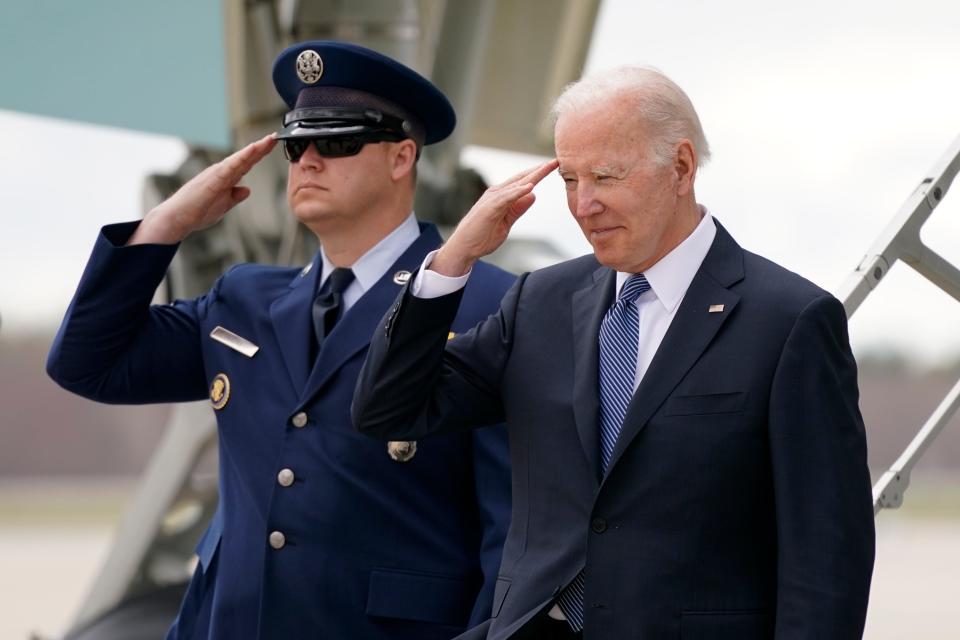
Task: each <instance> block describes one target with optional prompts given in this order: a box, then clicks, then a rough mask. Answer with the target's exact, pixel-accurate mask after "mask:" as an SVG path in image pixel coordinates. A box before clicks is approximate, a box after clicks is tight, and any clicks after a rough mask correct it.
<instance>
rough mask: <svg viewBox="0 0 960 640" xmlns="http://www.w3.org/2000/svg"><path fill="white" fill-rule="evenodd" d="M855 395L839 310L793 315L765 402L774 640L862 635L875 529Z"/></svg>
mask: <svg viewBox="0 0 960 640" xmlns="http://www.w3.org/2000/svg"><path fill="white" fill-rule="evenodd" d="M858 396H859V392H858V389H857V370H856V363H855V361H854V359H853V355H852V353H851V351H850V344H849V339H848V336H847V321H846V316H845V314H844V311H843V307H842V305H841V304H840V303H839V302H838V301H837V300H836V299H835V298H833V297H832V296H822V297H820V298H817V299H815V300H814V301H813V302H811V303H810V304H809V305H808V306H807V307H806V309H804V310H803V312H801V314H800V315H799V316H798V318H797V320H796V323H795V325H794V327H793V329H792V331H791V333H790V335H789V337H788V338H787V341H786V343H785V345H784V349H783V353H782V355H781V358H780V362H779V364H778V366H777V371H776V374H775V376H774V380H773V387H772V392H771V397H770V422H769V425H770V447H771V457H772V467H773V478H774V493H775V500H776V517H777V535H778V550H779V551H778V559H777V565H778V571H777V575H778V584H777V613H776V620H777V627H776V638H777V639H778V640H786V639H794V638H797V639H799V638H811V639H812V638H833V639H845V638H850V639H853V638H860V637H862V634H863V626H864V620H865V617H866V609H867V599H868V596H869V592H870V578H871V573H872V571H873V559H874V520H873V507H872V500H871V489H870V473H869V469H868V467H867V449H866V436H865V430H864V425H863V419H862V418H861V416H860V409H859V407H858V404H857V403H858Z"/></svg>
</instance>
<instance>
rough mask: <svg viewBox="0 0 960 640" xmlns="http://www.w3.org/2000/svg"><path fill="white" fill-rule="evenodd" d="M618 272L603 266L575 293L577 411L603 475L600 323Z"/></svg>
mask: <svg viewBox="0 0 960 640" xmlns="http://www.w3.org/2000/svg"><path fill="white" fill-rule="evenodd" d="M615 282H616V272H615V271H613V270H611V269H607V268H606V267H601V268H599V269H597V270H596V271H594V272H593V281H592V283H591V284H590V285H589V286H587V287H585V288H583V289H580V290H579V291H576V292H574V294H573V299H572V300H573V301H572V304H573V414H574V418H575V420H576V424H577V433H578V434H579V436H580V444H581V445H583V451H584V453H585V454H586V456H587V460H588V461H589V463H590V468H591V469H593V470H594V472H595V473H596V474H597V479H598V480H599V475H600V437H599V429H600V402H599V386H598V384H599V382H598V376H599V370H598V366H599V342H598V339H597V336H598V335H600V322H601V321H602V320H603V316H604V314H605V313H606V312H607V308H608V307H609V306H610V304H611V301H612V300H613V291H614V288H615V287H614V283H615Z"/></svg>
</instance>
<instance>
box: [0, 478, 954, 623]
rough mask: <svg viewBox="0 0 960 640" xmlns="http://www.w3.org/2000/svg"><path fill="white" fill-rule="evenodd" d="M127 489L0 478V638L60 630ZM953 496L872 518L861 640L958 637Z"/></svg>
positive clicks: (932, 489)
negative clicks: (873, 553) (870, 571)
mask: <svg viewBox="0 0 960 640" xmlns="http://www.w3.org/2000/svg"><path fill="white" fill-rule="evenodd" d="M131 487H132V485H130V484H125V483H123V482H118V481H116V480H110V481H100V482H91V481H84V482H70V483H50V482H42V483H23V482H22V481H18V482H16V483H10V482H3V483H0V599H2V600H0V601H2V602H3V607H2V610H3V615H2V616H0V638H3V639H4V640H26V639H28V638H42V639H43V640H48V639H54V638H58V637H59V635H60V634H61V633H62V632H63V631H64V630H65V629H66V627H67V625H68V624H69V623H70V621H71V619H72V616H73V615H74V614H75V612H76V610H77V608H78V607H79V605H80V602H81V599H82V598H83V596H84V594H85V593H86V590H87V588H88V586H89V581H90V580H91V579H92V578H93V576H94V575H95V573H96V571H97V569H98V567H99V565H100V563H101V562H102V560H103V558H104V557H105V556H106V553H107V551H108V549H109V546H110V542H111V537H112V535H113V523H114V522H115V520H116V518H117V517H118V516H119V513H120V510H121V509H122V507H123V504H124V502H125V500H126V497H127V496H128V495H129V490H130V489H131ZM911 492H912V493H911ZM958 496H960V478H954V477H944V476H937V477H935V478H926V479H923V478H921V479H916V480H915V482H914V486H913V487H912V488H911V491H910V492H908V493H907V495H906V504H905V506H904V508H903V509H901V510H899V511H888V512H883V513H881V514H880V516H879V517H878V519H877V562H876V567H875V570H874V577H873V589H872V592H871V603H870V611H869V613H868V616H867V630H866V634H865V636H864V637H865V638H868V639H870V640H894V639H896V640H902V639H904V638H922V639H924V640H956V638H958V637H960V621H958V618H957V615H956V607H957V603H956V599H957V594H960V502H958V500H957V499H958ZM31 634H34V635H31ZM611 640H615V639H611Z"/></svg>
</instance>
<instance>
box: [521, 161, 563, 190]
mask: <svg viewBox="0 0 960 640" xmlns="http://www.w3.org/2000/svg"><path fill="white" fill-rule="evenodd" d="M559 166H560V161H559V160H557V159H556V158H554V159H553V160H548V161H547V162H544V163H543V164H541V165H539V166H537V167H534V168H533V170H532V171H531V172H530V175H529V176H527V182H532V183H533V184H534V185H536V184H538V183H539V182H540V181H541V180H543V179H544V178H546V177H547V176H548V175H550V173H551V172H553V171H554V170H555V169H556V168H557V167H559Z"/></svg>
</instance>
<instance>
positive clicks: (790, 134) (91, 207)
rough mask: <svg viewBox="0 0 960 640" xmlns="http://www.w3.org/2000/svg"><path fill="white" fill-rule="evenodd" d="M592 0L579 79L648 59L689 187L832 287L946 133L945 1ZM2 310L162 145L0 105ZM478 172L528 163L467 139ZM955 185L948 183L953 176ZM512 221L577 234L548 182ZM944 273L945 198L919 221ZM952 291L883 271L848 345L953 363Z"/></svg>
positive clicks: (134, 207)
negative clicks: (694, 141)
mask: <svg viewBox="0 0 960 640" xmlns="http://www.w3.org/2000/svg"><path fill="white" fill-rule="evenodd" d="M777 4H778V3H769V2H747V1H738V0H734V1H728V2H706V1H702V2H694V1H686V2H676V1H673V2H643V3H641V2H634V1H630V0H605V2H604V4H603V5H602V9H601V14H600V17H599V21H598V24H597V28H596V32H595V37H594V41H593V45H592V48H591V52H590V56H589V59H588V65H587V71H588V72H589V71H590V70H595V69H601V68H608V67H612V66H617V65H620V64H627V63H643V64H651V65H654V66H656V67H658V68H659V69H661V70H662V71H664V72H665V73H667V74H668V75H669V76H671V77H672V78H673V79H674V80H676V81H677V82H678V83H679V84H680V85H681V86H682V87H683V88H684V89H685V90H686V91H687V93H688V94H689V95H690V97H691V99H692V100H693V103H694V105H695V106H696V108H697V110H698V112H699V114H700V118H701V120H702V122H703V125H704V128H705V130H706V133H707V137H708V139H709V141H710V144H711V147H712V150H713V160H712V161H711V164H710V165H709V166H707V167H706V168H705V169H704V170H703V171H702V172H701V173H700V175H699V178H698V181H697V187H696V191H697V196H698V199H699V200H700V202H702V203H703V204H705V205H706V206H707V207H708V208H709V209H710V210H711V211H712V212H713V213H714V215H715V216H717V218H718V219H720V220H721V221H722V222H723V224H724V225H725V226H726V227H727V229H728V230H729V231H730V232H731V233H732V234H733V235H734V237H735V238H736V239H737V240H738V241H739V242H740V243H741V244H742V245H743V246H744V247H745V248H748V249H750V250H753V251H755V252H757V253H761V254H763V255H765V256H767V257H769V258H771V259H773V260H775V261H777V262H779V263H781V264H783V265H784V266H786V267H788V268H790V269H792V270H794V271H797V272H799V273H801V274H803V275H805V276H806V277H808V278H810V279H811V280H813V281H814V282H816V283H817V284H819V285H821V286H823V287H825V288H827V289H830V290H833V291H836V290H837V289H838V287H839V285H840V283H841V282H842V281H843V280H844V279H845V278H846V276H847V275H848V274H849V273H850V272H851V271H852V270H853V269H854V268H855V267H856V265H857V263H858V262H859V261H860V259H861V258H862V257H863V255H864V253H865V252H866V251H867V249H868V248H869V246H870V245H871V244H872V242H873V241H874V239H875V238H876V236H877V235H878V234H879V233H880V232H881V231H882V230H883V229H884V228H885V227H886V225H887V224H888V223H889V221H890V220H891V218H892V217H893V215H894V213H895V212H896V211H897V210H898V208H899V207H900V205H901V204H902V203H903V201H904V200H905V199H906V198H907V197H908V196H909V195H910V193H911V192H912V191H913V190H914V188H915V187H916V186H917V184H918V183H919V182H920V180H921V179H923V178H924V177H925V176H926V173H927V171H928V169H929V168H930V167H931V166H933V165H934V163H935V162H936V161H937V160H938V158H940V156H941V155H943V153H944V152H945V151H946V150H947V149H948V147H949V146H950V145H951V143H952V142H953V140H954V138H955V137H956V136H958V135H960V82H957V76H958V71H960V38H958V36H957V33H958V31H957V29H958V25H960V3H957V2H946V1H943V2H934V1H932V0H914V1H912V2H909V3H906V2H878V1H876V0H874V1H872V2H865V1H859V0H858V1H854V2H850V1H848V2H837V1H836V0H834V1H833V2H824V1H820V0H806V1H805V2H803V3H780V4H782V5H783V6H777ZM0 140H2V144H0V149H2V151H0V317H2V319H3V329H2V331H3V332H4V333H6V334H8V335H14V334H17V333H21V332H25V331H32V330H52V329H53V328H54V327H55V326H56V324H57V323H58V322H59V319H60V317H61V316H62V313H63V311H64V310H65V308H66V305H67V302H68V301H69V297H70V295H71V293H72V291H73V289H74V287H75V286H76V282H77V280H78V278H79V276H80V272H81V270H82V268H83V264H84V262H85V259H86V255H87V253H88V251H89V249H90V246H91V244H92V242H93V240H94V238H95V236H96V233H97V230H98V228H99V227H100V226H101V225H102V224H105V223H107V222H112V221H119V220H126V219H133V218H136V217H138V216H139V213H140V189H141V186H140V185H141V181H142V179H143V176H144V175H145V174H146V173H149V172H154V171H161V172H167V171H171V170H172V169H174V168H175V167H176V166H177V165H178V164H179V162H180V161H181V159H182V157H183V153H184V148H183V145H182V144H181V143H180V142H179V141H178V140H176V139H172V138H166V137H162V136H154V135H145V134H138V133H131V132H128V131H121V130H116V129H109V128H105V127H94V126H90V125H80V124H74V123H68V122H63V121H57V120H51V119H44V118H37V117H33V116H25V115H21V114H14V113H10V112H2V111H0ZM464 158H465V161H466V162H467V163H468V164H471V165H473V166H476V167H477V168H478V169H479V170H480V171H481V172H482V173H484V175H485V176H486V177H487V178H488V179H489V180H492V181H497V180H501V179H503V178H505V177H507V176H509V175H511V174H512V173H514V172H515V171H516V170H518V169H520V168H523V167H525V166H527V165H528V164H530V163H531V162H533V161H536V160H537V159H536V158H529V157H523V156H518V155H516V154H504V153H500V152H492V151H489V150H484V149H477V148H471V149H468V150H467V151H466V153H465V156H464ZM957 191H960V187H958V189H957ZM537 193H538V203H537V204H536V205H535V208H534V209H533V210H532V211H531V212H530V213H528V214H527V216H526V217H525V218H524V219H523V220H521V221H520V223H518V227H517V230H516V232H517V233H518V234H524V235H540V236H543V235H548V237H550V238H551V239H552V240H553V241H554V242H555V243H556V244H557V245H558V246H559V247H560V248H561V249H562V250H563V251H564V252H565V253H569V254H580V253H585V252H587V251H589V246H588V245H587V244H586V242H585V241H584V240H583V238H582V237H581V236H580V234H579V230H578V229H577V227H576V225H575V224H574V223H573V221H572V219H571V218H570V215H569V213H568V212H567V211H566V207H565V204H564V200H563V189H562V187H561V184H560V180H559V178H556V177H553V176H552V177H550V178H548V179H547V180H546V181H545V182H544V184H543V185H541V186H540V187H539V188H538V191H537ZM924 239H925V241H927V242H928V243H929V245H930V246H931V247H933V248H934V249H935V250H937V251H938V252H940V253H941V254H942V255H944V256H945V257H947V258H948V259H950V260H951V261H952V262H954V263H955V264H958V265H960V195H957V194H956V193H951V194H950V195H949V196H948V197H947V199H946V200H945V201H944V203H943V205H941V206H940V207H939V208H938V209H937V211H936V212H935V213H934V215H933V217H932V218H931V222H930V223H929V224H928V225H927V228H926V229H925V233H924ZM958 328H960V303H957V302H956V301H953V300H952V299H950V298H947V297H946V296H945V295H944V294H942V293H940V292H939V291H937V290H936V289H934V288H933V287H932V286H931V285H928V284H927V283H925V282H924V281H923V280H922V279H921V278H919V276H916V275H915V274H913V272H912V271H911V270H910V269H909V268H905V267H898V268H895V269H894V270H893V271H892V272H891V275H890V276H888V278H887V279H886V280H885V281H884V283H883V284H882V286H881V287H880V288H879V289H878V292H877V293H875V294H874V295H873V296H872V297H871V298H870V299H868V301H867V303H865V305H864V306H863V307H862V308H861V310H860V311H859V312H858V314H857V316H856V317H854V319H853V321H852V323H851V332H852V338H853V342H854V345H855V348H856V349H857V350H858V351H860V352H862V351H863V350H864V349H868V348H869V349H874V350H900V351H903V352H906V353H909V354H912V355H914V356H916V357H918V358H922V359H923V360H925V361H928V362H937V361H941V360H945V359H949V358H955V357H958V356H960V331H958Z"/></svg>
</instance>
